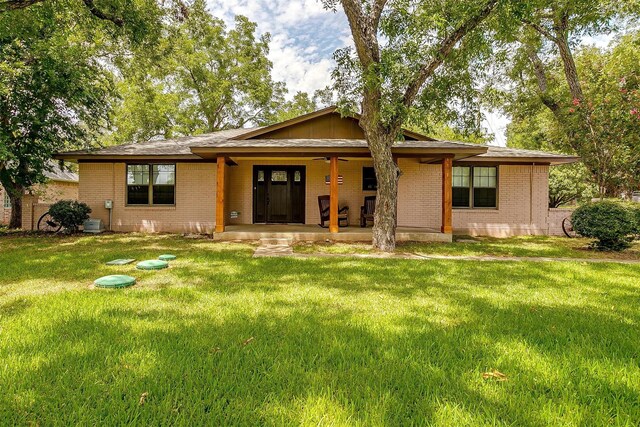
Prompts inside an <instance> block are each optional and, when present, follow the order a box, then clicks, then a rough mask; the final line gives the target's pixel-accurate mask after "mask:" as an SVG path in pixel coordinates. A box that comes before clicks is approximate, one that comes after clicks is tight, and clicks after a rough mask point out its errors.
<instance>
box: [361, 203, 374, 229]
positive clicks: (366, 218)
mask: <svg viewBox="0 0 640 427" xmlns="http://www.w3.org/2000/svg"><path fill="white" fill-rule="evenodd" d="M375 212H376V196H367V197H365V198H364V206H360V227H363V228H364V227H366V226H367V223H368V222H371V224H372V225H373V215H374V213H375Z"/></svg>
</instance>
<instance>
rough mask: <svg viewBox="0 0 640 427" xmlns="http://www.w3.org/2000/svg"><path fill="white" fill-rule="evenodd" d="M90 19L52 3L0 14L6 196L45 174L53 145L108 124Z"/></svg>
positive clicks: (108, 93)
mask: <svg viewBox="0 0 640 427" xmlns="http://www.w3.org/2000/svg"><path fill="white" fill-rule="evenodd" d="M91 19H93V18H92V17H91V16H90V15H89V14H87V13H85V12H84V11H82V12H80V11H77V10H75V9H68V8H63V7H57V5H54V4H53V3H43V4H39V5H37V6H33V7H31V8H29V9H27V10H24V11H19V13H13V12H12V13H3V14H0V153H2V154H3V156H2V157H1V158H0V183H1V184H2V185H3V186H4V187H5V189H6V190H7V192H8V194H9V195H10V198H11V200H12V202H15V201H16V200H19V199H20V198H21V196H22V193H23V191H24V189H26V188H29V187H30V186H32V185H33V184H35V183H38V182H43V181H44V180H45V177H44V171H45V170H47V168H48V167H49V160H50V158H51V156H52V155H53V154H54V153H55V152H56V151H59V150H64V149H68V148H72V147H77V146H79V145H83V144H87V142H88V141H91V140H92V139H93V138H94V137H95V135H96V133H97V132H98V131H99V130H100V129H101V128H103V127H104V126H106V124H107V118H108V111H109V105H110V100H111V98H112V96H113V95H114V86H113V84H112V79H111V73H110V71H108V70H107V69H106V67H105V66H104V65H103V64H102V63H101V61H100V59H99V58H100V53H101V52H103V48H104V46H105V45H106V44H107V43H106V41H105V39H104V32H103V31H102V29H101V28H96V27H94V26H92V25H91V24H89V23H88V21H89V20H91ZM13 207H14V209H13V211H12V218H11V225H12V226H18V225H19V222H20V218H19V215H20V214H21V209H20V205H19V204H18V205H16V204H15V203H13Z"/></svg>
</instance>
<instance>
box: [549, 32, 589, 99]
mask: <svg viewBox="0 0 640 427" xmlns="http://www.w3.org/2000/svg"><path fill="white" fill-rule="evenodd" d="M556 46H558V51H559V52H560V58H562V65H563V67H564V75H565V77H566V79H567V84H568V85H569V91H570V92H571V96H572V97H573V99H577V100H578V101H580V102H582V101H584V95H583V93H582V85H581V84H580V79H579V78H578V69H577V68H576V63H575V61H574V60H573V54H572V53H571V48H570V47H569V41H568V40H567V36H566V34H564V33H559V34H558V35H557V38H556Z"/></svg>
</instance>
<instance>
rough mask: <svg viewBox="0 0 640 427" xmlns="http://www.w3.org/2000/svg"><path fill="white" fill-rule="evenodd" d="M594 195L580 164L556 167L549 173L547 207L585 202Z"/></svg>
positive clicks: (592, 187)
mask: <svg viewBox="0 0 640 427" xmlns="http://www.w3.org/2000/svg"><path fill="white" fill-rule="evenodd" d="M595 195H596V189H595V187H594V185H592V184H591V183H590V182H589V174H588V172H587V170H586V169H585V167H584V166H583V165H582V164H580V163H576V164H572V165H564V166H556V167H554V168H551V171H550V172H549V207H550V208H557V207H560V206H562V205H566V204H568V203H572V202H575V201H587V200H589V199H591V198H592V197H594V196H595Z"/></svg>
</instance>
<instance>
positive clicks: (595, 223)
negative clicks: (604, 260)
mask: <svg viewBox="0 0 640 427" xmlns="http://www.w3.org/2000/svg"><path fill="white" fill-rule="evenodd" d="M571 223H572V224H573V229H574V230H575V231H576V232H577V233H578V234H581V235H582V236H584V237H591V238H594V239H597V241H596V242H594V243H593V245H594V246H595V248H596V249H599V250H605V251H621V250H623V249H626V248H628V247H629V243H630V242H631V240H633V237H632V236H633V234H634V233H635V232H636V230H637V225H636V219H635V214H634V212H632V209H630V208H629V207H628V206H625V205H623V204H621V203H616V202H610V201H604V202H595V203H588V204H585V205H582V206H580V207H579V208H578V209H576V210H575V211H574V212H573V215H571Z"/></svg>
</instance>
